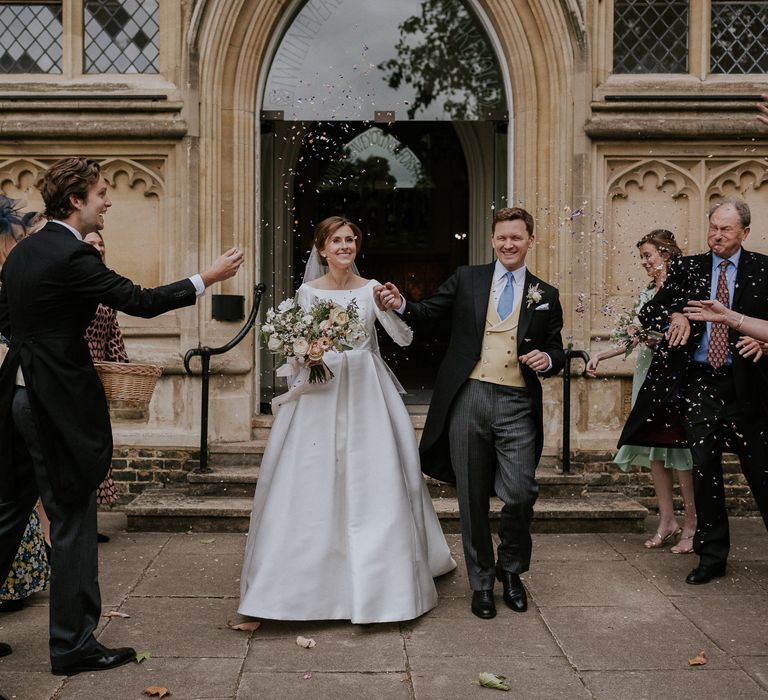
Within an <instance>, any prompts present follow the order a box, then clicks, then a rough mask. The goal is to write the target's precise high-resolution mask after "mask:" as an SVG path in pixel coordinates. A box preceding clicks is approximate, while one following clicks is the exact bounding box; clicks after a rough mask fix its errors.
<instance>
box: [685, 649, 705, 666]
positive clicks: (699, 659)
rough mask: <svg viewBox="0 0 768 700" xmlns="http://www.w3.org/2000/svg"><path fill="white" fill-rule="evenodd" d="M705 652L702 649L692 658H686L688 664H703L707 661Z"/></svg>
mask: <svg viewBox="0 0 768 700" xmlns="http://www.w3.org/2000/svg"><path fill="white" fill-rule="evenodd" d="M707 661H708V659H707V652H706V651H704V650H703V649H702V650H701V651H700V652H699V653H698V654H696V656H694V657H693V658H692V659H688V665H689V666H703V665H704V664H705V663H707Z"/></svg>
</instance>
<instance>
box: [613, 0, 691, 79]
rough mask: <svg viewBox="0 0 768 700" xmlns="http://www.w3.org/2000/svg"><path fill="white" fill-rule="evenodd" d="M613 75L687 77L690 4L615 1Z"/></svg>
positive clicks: (670, 0) (657, 0)
mask: <svg viewBox="0 0 768 700" xmlns="http://www.w3.org/2000/svg"><path fill="white" fill-rule="evenodd" d="M613 71H614V73H687V72H688V2H682V1H680V0H616V1H615V3H614V18H613Z"/></svg>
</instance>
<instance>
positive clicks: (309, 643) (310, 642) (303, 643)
mask: <svg viewBox="0 0 768 700" xmlns="http://www.w3.org/2000/svg"><path fill="white" fill-rule="evenodd" d="M296 644H298V645H299V646H300V647H304V648H305V649H311V648H312V647H313V646H315V645H316V644H317V642H316V641H315V640H314V639H310V638H309V637H296Z"/></svg>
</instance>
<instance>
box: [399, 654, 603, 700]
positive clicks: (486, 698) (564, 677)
mask: <svg viewBox="0 0 768 700" xmlns="http://www.w3.org/2000/svg"><path fill="white" fill-rule="evenodd" d="M482 671H488V672H490V673H496V674H500V675H502V676H506V678H507V682H508V683H509V685H510V688H511V692H510V693H509V695H508V696H505V695H499V696H498V697H499V698H504V697H510V698H525V700H539V699H541V700H550V699H551V698H563V699H564V700H579V699H580V698H583V699H584V700H587V699H588V698H590V695H589V693H588V692H587V691H586V689H585V688H584V685H583V683H582V682H581V680H580V679H579V676H578V674H576V672H575V671H574V670H573V669H572V668H571V667H570V665H569V664H568V662H567V661H566V660H565V659H563V658H557V657H551V658H541V657H539V658H536V657H533V658H527V659H520V658H514V657H510V656H501V657H500V656H474V657H471V658H470V657H465V658H456V657H451V658H448V659H435V658H426V659H424V660H419V661H417V662H416V663H415V664H414V665H413V667H412V669H411V677H412V679H413V688H414V696H415V698H416V700H475V698H477V699H478V700H493V698H494V697H495V696H494V695H492V693H493V691H492V690H489V689H487V688H483V687H481V686H480V684H479V683H478V676H479V674H480V673H481V672H482Z"/></svg>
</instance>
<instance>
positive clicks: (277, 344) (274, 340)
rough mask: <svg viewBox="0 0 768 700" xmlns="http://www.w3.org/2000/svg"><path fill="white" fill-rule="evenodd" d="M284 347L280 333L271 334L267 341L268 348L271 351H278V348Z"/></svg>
mask: <svg viewBox="0 0 768 700" xmlns="http://www.w3.org/2000/svg"><path fill="white" fill-rule="evenodd" d="M282 347H283V341H282V340H281V339H280V336H279V335H270V336H269V340H268V341H267V348H268V349H269V351H270V352H277V351H278V350H281V349H282Z"/></svg>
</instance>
